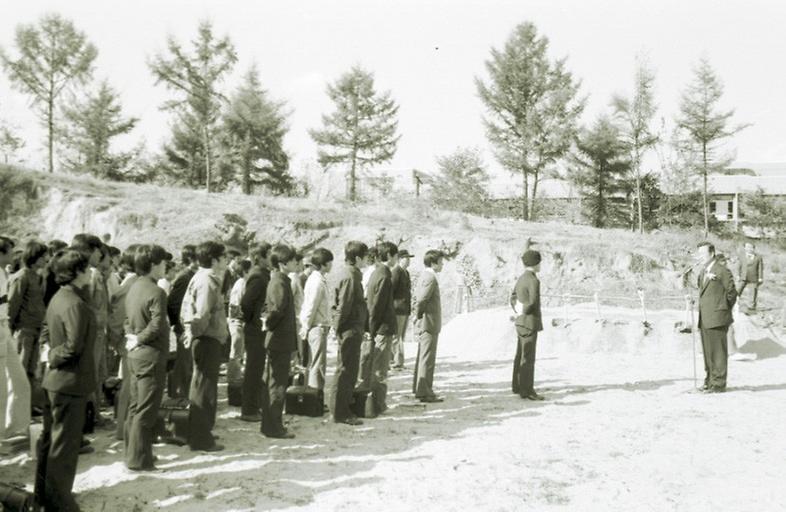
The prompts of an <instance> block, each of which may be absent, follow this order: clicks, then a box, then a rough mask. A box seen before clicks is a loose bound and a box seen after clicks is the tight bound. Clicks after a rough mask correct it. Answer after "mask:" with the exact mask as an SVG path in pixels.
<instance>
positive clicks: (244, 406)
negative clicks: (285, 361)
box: [240, 242, 270, 423]
mask: <svg viewBox="0 0 786 512" xmlns="http://www.w3.org/2000/svg"><path fill="white" fill-rule="evenodd" d="M251 257H252V259H253V262H254V266H253V267H251V270H250V271H249V273H248V277H246V289H245V290H244V291H243V296H242V297H241V298H240V310H241V312H242V316H243V337H244V338H245V347H244V348H245V351H246V366H245V369H244V371H243V391H242V402H241V407H240V419H241V420H243V421H248V422H252V423H258V422H260V421H262V416H267V415H269V414H270V411H269V410H268V409H269V407H270V403H269V395H268V389H267V384H266V383H265V381H264V379H263V378H262V374H263V373H264V370H265V361H266V360H267V353H266V352H265V332H264V330H263V326H262V317H263V316H264V315H265V314H266V311H265V297H266V295H267V287H268V284H269V283H270V244H268V243H266V242H261V243H260V244H259V245H257V246H256V247H255V248H254V250H253V251H252V252H251ZM260 410H261V411H262V414H260Z"/></svg>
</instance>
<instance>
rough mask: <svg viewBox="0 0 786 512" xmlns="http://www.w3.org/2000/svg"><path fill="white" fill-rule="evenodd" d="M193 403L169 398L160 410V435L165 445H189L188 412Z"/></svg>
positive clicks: (186, 399)
mask: <svg viewBox="0 0 786 512" xmlns="http://www.w3.org/2000/svg"><path fill="white" fill-rule="evenodd" d="M190 408H191V402H190V401H189V400H188V398H167V399H166V400H164V401H163V402H162V403H161V407H159V409H158V419H159V422H160V423H161V425H162V426H161V431H160V432H159V435H160V436H161V437H162V438H163V441H164V442H165V443H169V444H176V445H178V446H183V445H185V444H188V411H189V409H190Z"/></svg>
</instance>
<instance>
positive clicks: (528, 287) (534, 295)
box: [510, 270, 543, 335]
mask: <svg viewBox="0 0 786 512" xmlns="http://www.w3.org/2000/svg"><path fill="white" fill-rule="evenodd" d="M510 305H511V307H512V308H513V310H514V311H515V312H516V313H517V314H518V316H516V331H517V332H518V333H519V334H522V335H527V334H530V333H532V332H539V331H542V330H543V317H542V315H541V311H540V280H539V279H538V276H536V275H535V273H534V272H530V271H529V270H526V271H524V273H523V274H521V276H519V279H518V281H516V287H515V288H514V289H513V293H511V295H510Z"/></svg>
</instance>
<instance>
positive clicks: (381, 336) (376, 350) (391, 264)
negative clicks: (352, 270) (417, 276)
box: [360, 242, 398, 417]
mask: <svg viewBox="0 0 786 512" xmlns="http://www.w3.org/2000/svg"><path fill="white" fill-rule="evenodd" d="M397 254H398V247H396V245H395V244H393V243H391V242H382V243H380V244H379V245H378V246H377V264H376V268H375V269H374V272H373V273H372V274H371V277H370V278H369V280H368V286H367V289H366V303H367V307H368V316H369V321H368V325H369V336H370V338H371V339H370V343H369V344H368V345H367V347H368V349H367V350H368V353H362V354H361V356H360V359H361V366H362V364H363V359H364V357H368V358H370V359H371V364H370V366H371V400H372V402H371V403H372V404H373V409H371V408H368V407H367V408H366V410H367V411H368V414H366V417H374V416H376V415H377V414H381V413H383V412H385V410H387V408H388V406H387V394H388V370H389V369H390V343H391V341H392V340H393V336H394V335H395V334H396V311H395V309H394V307H393V285H392V282H391V268H395V267H396V263H397V261H398V256H397ZM367 405H368V402H367Z"/></svg>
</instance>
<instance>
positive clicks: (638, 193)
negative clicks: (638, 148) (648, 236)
mask: <svg viewBox="0 0 786 512" xmlns="http://www.w3.org/2000/svg"><path fill="white" fill-rule="evenodd" d="M636 202H637V203H638V207H639V234H644V216H643V212H644V208H643V207H642V206H641V160H640V159H639V158H638V157H636Z"/></svg>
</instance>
